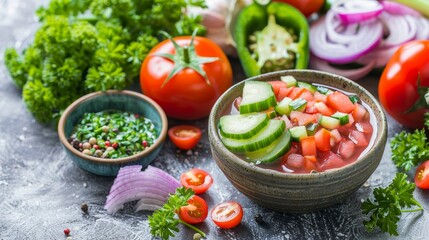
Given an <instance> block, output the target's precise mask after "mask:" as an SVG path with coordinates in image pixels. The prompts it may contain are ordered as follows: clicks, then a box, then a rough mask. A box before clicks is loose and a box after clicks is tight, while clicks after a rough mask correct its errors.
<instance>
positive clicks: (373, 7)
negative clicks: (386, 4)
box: [331, 0, 383, 24]
mask: <svg viewBox="0 0 429 240" xmlns="http://www.w3.org/2000/svg"><path fill="white" fill-rule="evenodd" d="M382 11H383V5H382V4H381V3H379V2H378V1H373V0H359V1H351V0H343V1H337V2H334V4H333V5H332V11H331V12H335V14H336V15H337V16H338V18H339V20H340V21H341V22H342V23H344V24H351V23H359V22H362V21H366V20H368V19H372V18H375V17H377V16H378V15H379V14H380V13H381V12H382Z"/></svg>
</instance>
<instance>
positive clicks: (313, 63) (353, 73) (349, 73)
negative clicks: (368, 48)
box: [310, 56, 375, 81]
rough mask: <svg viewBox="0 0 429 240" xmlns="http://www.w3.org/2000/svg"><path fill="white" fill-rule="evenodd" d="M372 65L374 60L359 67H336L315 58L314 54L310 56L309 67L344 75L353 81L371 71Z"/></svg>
mask: <svg viewBox="0 0 429 240" xmlns="http://www.w3.org/2000/svg"><path fill="white" fill-rule="evenodd" d="M374 65H375V61H371V62H369V63H368V64H366V65H365V66H363V67H361V68H355V69H341V68H336V67H334V66H332V65H330V64H329V62H327V61H325V60H322V59H320V58H317V57H315V56H312V57H311V58H310V68H312V69H318V70H321V71H325V72H330V73H334V74H337V75H340V76H344V77H346V78H350V79H351V80H355V81H356V80H358V79H360V78H362V77H364V76H366V75H367V74H368V73H369V72H371V70H372V69H373V68H374Z"/></svg>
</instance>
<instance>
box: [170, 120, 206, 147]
mask: <svg viewBox="0 0 429 240" xmlns="http://www.w3.org/2000/svg"><path fill="white" fill-rule="evenodd" d="M168 136H169V137H170V140H171V141H172V142H173V143H174V145H176V147H178V148H180V149H183V150H189V149H192V148H193V147H195V146H196V145H197V143H198V142H199V141H200V139H201V129H199V128H198V127H195V126H191V125H179V126H175V127H172V128H170V130H168Z"/></svg>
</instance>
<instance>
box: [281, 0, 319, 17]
mask: <svg viewBox="0 0 429 240" xmlns="http://www.w3.org/2000/svg"><path fill="white" fill-rule="evenodd" d="M274 1H275V2H284V3H287V4H290V5H292V6H294V7H295V8H297V9H298V10H299V11H300V12H301V13H302V14H304V15H305V16H306V17H308V16H310V15H311V14H313V13H315V12H317V11H319V10H321V8H322V7H323V6H324V3H325V1H327V0H274Z"/></svg>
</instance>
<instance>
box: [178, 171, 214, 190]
mask: <svg viewBox="0 0 429 240" xmlns="http://www.w3.org/2000/svg"><path fill="white" fill-rule="evenodd" d="M180 183H181V184H182V186H184V187H186V188H191V189H192V190H194V192H195V194H202V193H205V192H206V191H207V190H208V189H209V188H210V186H211V185H212V184H213V178H212V176H211V175H210V174H209V173H208V172H206V171H204V170H201V169H198V168H194V169H191V170H190V171H187V172H185V173H183V174H182V175H181V176H180Z"/></svg>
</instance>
